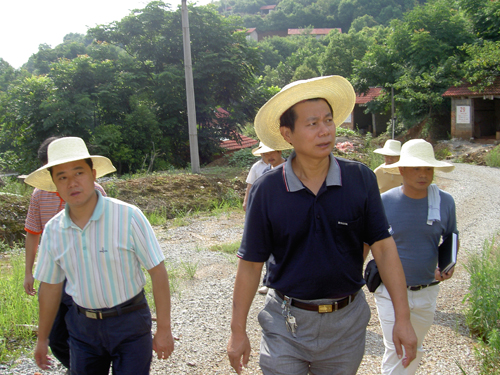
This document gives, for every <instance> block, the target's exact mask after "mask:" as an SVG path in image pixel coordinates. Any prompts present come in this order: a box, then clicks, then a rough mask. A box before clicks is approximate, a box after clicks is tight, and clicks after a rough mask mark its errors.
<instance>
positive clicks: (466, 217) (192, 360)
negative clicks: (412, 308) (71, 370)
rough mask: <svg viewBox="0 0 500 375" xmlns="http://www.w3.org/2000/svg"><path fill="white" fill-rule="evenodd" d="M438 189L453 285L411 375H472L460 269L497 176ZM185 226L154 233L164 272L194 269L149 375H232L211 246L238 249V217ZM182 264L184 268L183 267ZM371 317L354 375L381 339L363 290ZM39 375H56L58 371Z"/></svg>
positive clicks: (499, 208)
mask: <svg viewBox="0 0 500 375" xmlns="http://www.w3.org/2000/svg"><path fill="white" fill-rule="evenodd" d="M436 183H437V184H438V186H439V187H440V188H441V189H443V190H445V191H447V192H449V193H450V194H451V195H452V196H453V197H454V198H455V202H456V205H457V220H458V227H459V231H460V242H461V248H460V255H459V261H458V265H457V268H456V271H455V274H454V277H453V278H452V279H450V280H448V281H446V282H445V283H442V284H441V292H440V295H439V297H438V307H437V312H436V316H435V321H434V324H433V326H432V328H431V330H430V331H429V333H428V335H427V337H426V340H425V341H424V346H425V349H426V354H425V355H424V359H423V361H422V362H421V364H420V368H419V371H418V372H417V374H420V375H423V374H447V375H448V374H461V372H460V370H459V368H458V366H457V363H458V364H460V366H462V367H463V368H464V370H465V371H466V373H467V374H468V375H472V374H479V370H478V364H477V362H476V361H475V358H474V354H473V353H474V352H473V345H474V340H473V339H471V338H469V333H468V330H467V328H466V326H465V323H464V315H463V312H462V311H463V309H464V304H462V300H463V298H464V296H465V295H466V293H467V288H468V283H469V277H468V274H467V272H466V271H465V269H464V263H465V262H466V259H467V256H468V254H470V253H476V252H479V251H481V248H482V244H483V242H484V240H485V239H491V237H492V236H493V235H494V234H496V233H497V230H498V229H499V223H500V194H498V191H499V190H498V186H500V169H495V168H489V167H482V166H474V165H466V164H456V168H455V170H454V171H453V172H451V173H441V172H437V173H436ZM190 220H191V222H190V224H189V225H187V226H183V227H177V228H170V227H168V228H162V227H157V228H155V230H156V232H157V235H158V239H159V241H160V243H161V245H162V247H163V249H164V252H165V255H166V257H167V262H168V264H169V267H170V268H173V269H176V270H182V269H183V268H185V265H186V264H191V265H193V264H197V271H196V274H195V276H194V278H193V279H190V280H184V281H182V282H180V283H175V285H174V287H175V293H174V295H173V297H172V324H173V332H174V336H175V337H176V347H175V351H174V353H173V354H172V356H171V357H170V358H169V359H168V360H167V361H159V360H157V359H154V360H153V364H152V367H151V373H153V374H165V373H168V374H194V375H195V374H196V375H211V374H231V373H233V372H232V370H231V368H230V366H229V362H228V360H227V356H226V353H225V348H226V344H227V340H228V337H229V322H230V316H231V296H232V287H233V283H234V275H235V271H236V261H235V259H234V257H233V256H228V255H225V254H223V253H220V252H213V251H210V250H209V247H210V246H211V245H213V244H220V243H232V242H235V241H239V240H240V239H241V235H242V233H243V222H244V216H243V215H242V214H241V213H231V214H229V215H227V214H223V215H221V216H209V217H198V218H195V219H190ZM183 263H184V266H183ZM365 293H366V296H367V300H368V303H369V305H370V307H371V310H372V318H371V320H370V323H369V326H368V332H367V342H366V354H365V357H364V359H363V362H362V363H361V366H360V369H359V371H358V374H363V375H366V374H377V373H380V371H379V365H380V361H381V358H382V355H383V351H384V349H383V341H382V332H381V329H380V325H379V322H378V318H377V312H376V309H375V303H374V301H373V298H372V295H371V294H370V293H369V292H368V291H367V290H366V289H365ZM263 302H264V297H263V296H260V295H256V296H255V300H254V303H253V305H252V308H251V311H250V314H249V319H248V333H249V337H250V341H251V344H252V348H253V351H252V356H251V358H250V362H249V367H248V369H246V370H245V372H244V373H245V374H261V373H262V372H261V371H260V369H259V366H258V351H259V337H260V327H259V325H258V323H257V319H256V316H257V313H258V311H259V309H260V308H261V307H262V305H263ZM36 371H37V368H36V366H35V364H34V362H33V360H32V359H31V358H30V357H28V358H27V357H22V358H20V359H19V360H18V361H16V363H15V364H14V366H13V367H12V368H10V369H9V368H6V367H3V368H2V367H0V373H3V374H34V373H35V372H36ZM40 373H41V374H63V373H64V371H63V370H62V369H61V368H60V367H56V368H54V369H53V370H51V371H43V372H40Z"/></svg>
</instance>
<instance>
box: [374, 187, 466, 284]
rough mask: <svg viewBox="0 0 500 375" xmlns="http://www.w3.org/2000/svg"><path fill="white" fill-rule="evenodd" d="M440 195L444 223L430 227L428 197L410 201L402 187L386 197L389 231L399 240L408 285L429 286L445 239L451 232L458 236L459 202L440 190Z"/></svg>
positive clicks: (439, 222) (383, 200)
mask: <svg viewBox="0 0 500 375" xmlns="http://www.w3.org/2000/svg"><path fill="white" fill-rule="evenodd" d="M439 195H440V197H441V206H440V213H441V221H435V222H433V224H432V225H428V224H427V212H428V203H427V197H425V198H422V199H412V198H409V197H407V196H406V195H404V194H403V191H402V188H401V187H396V188H393V189H391V190H389V191H387V192H385V193H384V194H382V202H383V204H384V209H385V213H386V216H387V220H388V221H389V225H390V229H389V230H390V231H391V234H392V236H393V237H394V241H396V245H397V248H398V253H399V257H400V258H401V263H402V264H403V269H404V272H405V276H406V284H407V285H411V286H415V285H422V284H429V283H431V282H432V281H434V271H435V269H436V266H437V261H438V246H439V243H440V241H441V238H443V239H446V238H447V237H448V236H450V235H451V233H453V232H455V233H458V231H457V219H456V214H455V201H454V200H453V197H452V196H451V195H450V194H448V193H446V192H444V191H442V190H439Z"/></svg>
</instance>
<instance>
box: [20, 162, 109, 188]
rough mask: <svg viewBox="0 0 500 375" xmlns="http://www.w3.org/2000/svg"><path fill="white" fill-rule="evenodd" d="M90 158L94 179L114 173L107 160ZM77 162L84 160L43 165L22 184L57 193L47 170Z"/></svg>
mask: <svg viewBox="0 0 500 375" xmlns="http://www.w3.org/2000/svg"><path fill="white" fill-rule="evenodd" d="M90 158H91V159H92V163H93V168H94V169H95V170H96V178H99V177H102V176H105V175H107V174H109V173H113V172H116V168H115V167H114V166H113V163H111V160H109V159H108V158H106V157H104V156H99V155H90ZM77 160H84V159H82V158H69V159H65V160H58V161H57V162H54V163H48V164H45V165H44V166H43V167H41V168H38V169H37V170H36V171H34V172H32V173H30V174H29V175H28V177H26V179H25V180H24V182H25V183H27V184H28V185H31V186H33V187H36V188H38V189H40V190H45V191H52V192H55V191H57V187H56V185H55V184H54V182H53V181H52V176H51V175H50V172H49V171H48V169H49V168H51V167H54V166H56V165H61V164H65V163H71V162H73V161H77Z"/></svg>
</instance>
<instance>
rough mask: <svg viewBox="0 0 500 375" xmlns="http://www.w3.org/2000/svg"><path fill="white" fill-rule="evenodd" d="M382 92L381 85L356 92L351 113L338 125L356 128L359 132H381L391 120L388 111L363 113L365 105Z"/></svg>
mask: <svg viewBox="0 0 500 375" xmlns="http://www.w3.org/2000/svg"><path fill="white" fill-rule="evenodd" d="M383 93H384V89H383V88H382V87H370V88H369V89H368V91H367V92H366V93H362V94H356V104H355V105H354V109H353V111H352V113H351V115H350V116H349V117H348V118H347V119H346V121H344V123H343V124H341V125H340V126H342V127H344V128H348V129H352V130H357V131H359V132H360V133H361V134H366V133H368V132H370V133H372V134H373V135H374V136H377V135H379V134H380V133H383V132H384V131H385V130H386V129H387V123H388V122H389V121H390V120H391V114H390V113H364V112H365V110H366V105H367V104H368V103H369V102H371V101H372V100H374V99H376V98H377V97H378V96H380V95H382V94H383Z"/></svg>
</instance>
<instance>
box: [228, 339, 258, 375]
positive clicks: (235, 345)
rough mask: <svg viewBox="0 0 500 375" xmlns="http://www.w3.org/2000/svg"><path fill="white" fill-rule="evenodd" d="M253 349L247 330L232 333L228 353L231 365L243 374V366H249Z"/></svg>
mask: <svg viewBox="0 0 500 375" xmlns="http://www.w3.org/2000/svg"><path fill="white" fill-rule="evenodd" d="M251 350H252V349H251V347H250V340H248V336H247V334H246V332H243V333H234V332H233V333H231V337H230V338H229V343H228V344H227V355H228V357H229V362H230V363H231V367H232V368H234V370H235V371H236V373H238V374H241V371H242V370H243V367H247V365H248V360H249V359H250V352H251Z"/></svg>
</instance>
